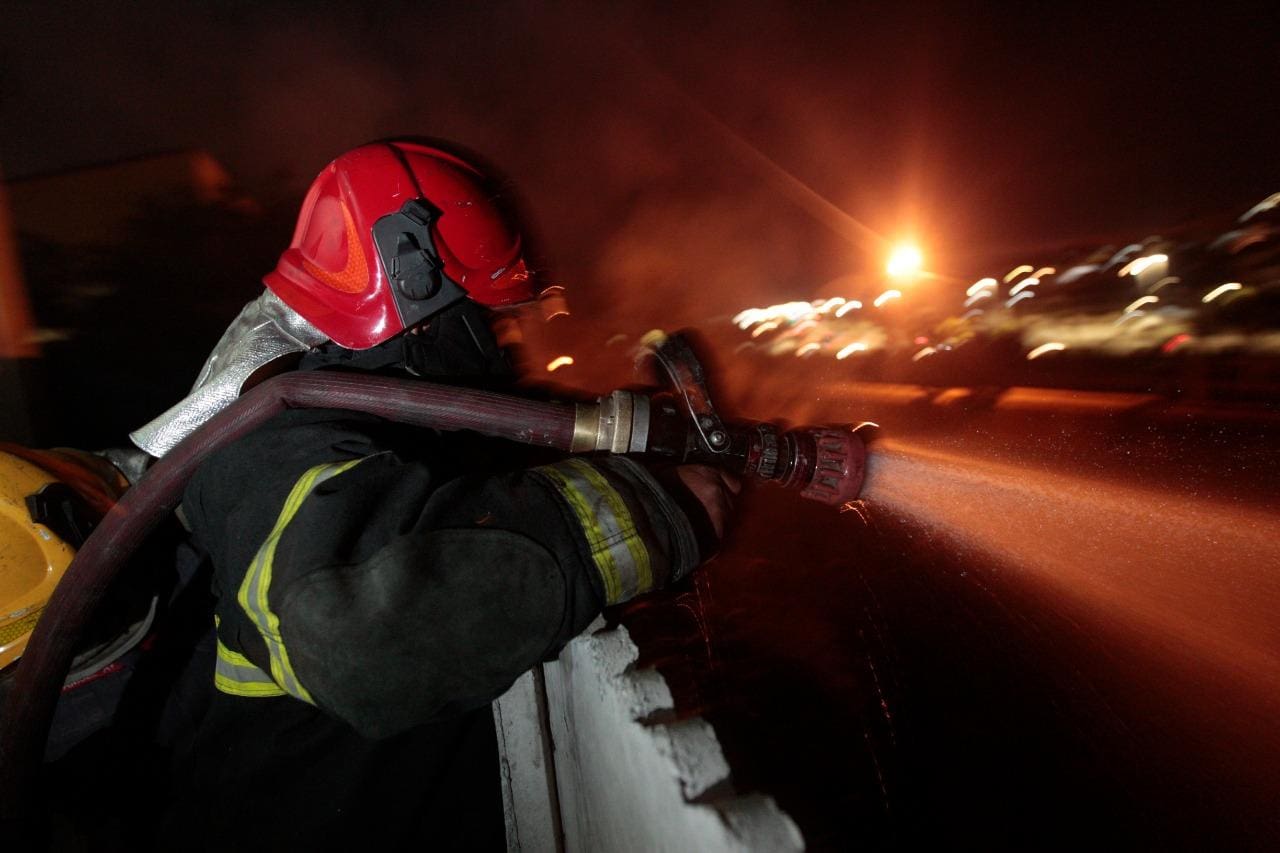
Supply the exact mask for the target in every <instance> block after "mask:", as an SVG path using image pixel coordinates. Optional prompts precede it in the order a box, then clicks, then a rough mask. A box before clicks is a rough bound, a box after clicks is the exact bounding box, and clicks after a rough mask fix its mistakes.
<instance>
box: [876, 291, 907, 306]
mask: <svg viewBox="0 0 1280 853" xmlns="http://www.w3.org/2000/svg"><path fill="white" fill-rule="evenodd" d="M901 298H902V291H901V290H886V291H885V292H884V293H882V294H880V295H879V296H877V297H876V299H875V302H873V303H872V304H873V305H875V306H876V307H877V308H879V307H880V306H881V305H883V304H885V303H886V302H888V301H889V300H890V299H901Z"/></svg>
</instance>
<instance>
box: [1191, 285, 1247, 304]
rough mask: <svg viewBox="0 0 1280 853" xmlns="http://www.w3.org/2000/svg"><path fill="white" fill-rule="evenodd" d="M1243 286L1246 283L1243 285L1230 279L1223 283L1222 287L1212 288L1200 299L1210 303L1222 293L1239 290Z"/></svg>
mask: <svg viewBox="0 0 1280 853" xmlns="http://www.w3.org/2000/svg"><path fill="white" fill-rule="evenodd" d="M1243 286H1244V285H1242V284H1241V283H1240V282H1238V281H1229V282H1227V283H1226V284H1224V285H1221V286H1220V287H1215V288H1214V289H1213V290H1210V291H1209V292H1208V293H1206V294H1205V295H1204V296H1202V297H1200V301H1201V302H1203V303H1204V304H1206V305H1208V304H1209V303H1210V302H1212V301H1213V300H1215V299H1217V298H1218V297H1219V296H1221V295H1222V294H1224V293H1228V292H1230V291H1232V290H1239V289H1240V288H1241V287H1243Z"/></svg>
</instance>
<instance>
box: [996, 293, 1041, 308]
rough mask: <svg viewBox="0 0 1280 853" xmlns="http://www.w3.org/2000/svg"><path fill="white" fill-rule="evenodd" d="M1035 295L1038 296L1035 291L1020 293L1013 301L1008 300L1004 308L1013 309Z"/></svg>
mask: <svg viewBox="0 0 1280 853" xmlns="http://www.w3.org/2000/svg"><path fill="white" fill-rule="evenodd" d="M1035 295H1036V292H1035V291H1034V290H1024V291H1023V292H1022V293H1019V294H1018V295H1017V296H1015V297H1013V298H1012V299H1009V300H1007V301H1006V302H1005V303H1004V307H1005V308H1012V307H1013V306H1014V304H1015V303H1018V302H1021V301H1022V300H1024V299H1030V298H1031V297H1033V296H1035Z"/></svg>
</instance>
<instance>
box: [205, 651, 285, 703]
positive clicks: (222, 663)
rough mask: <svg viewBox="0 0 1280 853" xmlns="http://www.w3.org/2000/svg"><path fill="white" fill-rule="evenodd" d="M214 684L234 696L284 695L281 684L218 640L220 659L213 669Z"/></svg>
mask: <svg viewBox="0 0 1280 853" xmlns="http://www.w3.org/2000/svg"><path fill="white" fill-rule="evenodd" d="M213 686H214V687H216V688H218V690H220V691H222V692H223V693H229V694H231V695H232V696H250V697H262V696H284V695H285V692H284V690H283V689H281V687H280V685H278V684H276V683H275V682H274V681H272V680H271V676H269V675H267V674H266V673H265V672H263V671H262V670H260V669H258V668H257V667H256V666H254V665H253V663H252V662H251V661H250V660H249V659H248V658H247V657H245V656H244V655H242V654H240V653H239V652H233V651H231V649H229V648H227V647H226V646H225V645H223V644H222V640H221V639H219V640H218V661H217V663H216V664H215V666H214V670H213Z"/></svg>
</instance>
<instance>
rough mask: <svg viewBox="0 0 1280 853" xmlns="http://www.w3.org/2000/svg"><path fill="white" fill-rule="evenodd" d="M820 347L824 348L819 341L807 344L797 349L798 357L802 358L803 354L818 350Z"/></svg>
mask: <svg viewBox="0 0 1280 853" xmlns="http://www.w3.org/2000/svg"><path fill="white" fill-rule="evenodd" d="M820 349H822V344H819V343H809V344H805V345H804V346H802V347H800V348H799V349H798V350H796V358H801V357H803V356H806V355H808V354H809V353H811V352H817V351H818V350H820Z"/></svg>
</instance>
